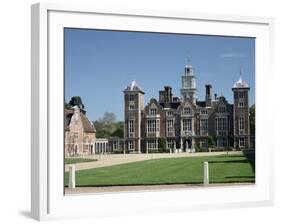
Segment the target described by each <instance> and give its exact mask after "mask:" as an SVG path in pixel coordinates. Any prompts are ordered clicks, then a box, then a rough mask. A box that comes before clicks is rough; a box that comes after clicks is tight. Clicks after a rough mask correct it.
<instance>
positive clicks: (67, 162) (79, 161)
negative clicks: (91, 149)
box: [64, 158, 97, 164]
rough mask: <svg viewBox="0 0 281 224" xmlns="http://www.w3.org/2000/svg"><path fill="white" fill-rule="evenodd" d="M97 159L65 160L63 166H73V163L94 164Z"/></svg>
mask: <svg viewBox="0 0 281 224" xmlns="http://www.w3.org/2000/svg"><path fill="white" fill-rule="evenodd" d="M94 161H97V159H84V158H65V160H64V163H65V164H73V163H87V162H94Z"/></svg>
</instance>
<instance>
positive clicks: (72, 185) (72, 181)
mask: <svg viewBox="0 0 281 224" xmlns="http://www.w3.org/2000/svg"><path fill="white" fill-rule="evenodd" d="M68 187H69V188H71V189H74V188H75V165H70V166H69V183H68Z"/></svg>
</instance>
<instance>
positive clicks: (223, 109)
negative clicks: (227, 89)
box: [218, 106, 226, 113]
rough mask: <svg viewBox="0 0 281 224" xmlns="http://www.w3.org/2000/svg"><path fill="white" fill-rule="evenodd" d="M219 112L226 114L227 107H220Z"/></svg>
mask: <svg viewBox="0 0 281 224" xmlns="http://www.w3.org/2000/svg"><path fill="white" fill-rule="evenodd" d="M218 112H220V113H225V112H226V107H225V106H219V107H218Z"/></svg>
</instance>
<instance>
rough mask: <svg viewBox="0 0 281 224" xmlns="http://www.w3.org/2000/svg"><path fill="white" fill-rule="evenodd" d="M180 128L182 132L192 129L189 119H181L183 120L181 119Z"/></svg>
mask: <svg viewBox="0 0 281 224" xmlns="http://www.w3.org/2000/svg"><path fill="white" fill-rule="evenodd" d="M182 130H183V131H184V132H190V131H191V130H192V122H191V119H183V121H182Z"/></svg>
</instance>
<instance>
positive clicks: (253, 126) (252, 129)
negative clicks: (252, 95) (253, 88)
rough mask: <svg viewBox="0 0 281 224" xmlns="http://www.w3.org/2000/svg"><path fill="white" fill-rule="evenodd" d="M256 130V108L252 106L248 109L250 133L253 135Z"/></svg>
mask: <svg viewBox="0 0 281 224" xmlns="http://www.w3.org/2000/svg"><path fill="white" fill-rule="evenodd" d="M255 129H256V106H255V104H253V105H252V106H251V107H250V133H251V134H255Z"/></svg>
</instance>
